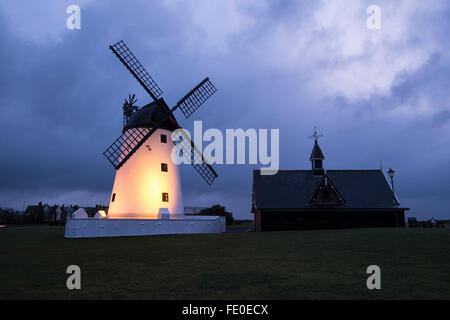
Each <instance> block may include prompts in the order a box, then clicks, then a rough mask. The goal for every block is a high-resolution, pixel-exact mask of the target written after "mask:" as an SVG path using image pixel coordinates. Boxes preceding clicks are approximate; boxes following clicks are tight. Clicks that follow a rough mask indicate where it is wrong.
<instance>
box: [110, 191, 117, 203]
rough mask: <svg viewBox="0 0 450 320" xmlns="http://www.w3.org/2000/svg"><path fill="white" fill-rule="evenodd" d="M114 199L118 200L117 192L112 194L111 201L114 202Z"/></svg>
mask: <svg viewBox="0 0 450 320" xmlns="http://www.w3.org/2000/svg"><path fill="white" fill-rule="evenodd" d="M114 200H116V194H115V193H113V195H112V199H111V202H114Z"/></svg>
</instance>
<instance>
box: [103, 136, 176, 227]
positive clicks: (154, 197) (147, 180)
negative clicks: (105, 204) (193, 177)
mask: <svg viewBox="0 0 450 320" xmlns="http://www.w3.org/2000/svg"><path fill="white" fill-rule="evenodd" d="M131 130H134V129H130V130H128V131H127V132H131ZM161 134H164V135H166V137H167V143H162V142H161ZM171 134H172V132H171V131H168V130H164V129H158V130H156V131H155V133H153V135H151V136H150V138H148V140H147V141H145V142H144V144H142V145H141V147H140V148H139V149H138V150H137V151H136V152H135V153H134V154H133V156H131V158H130V159H128V161H127V162H126V163H125V164H124V165H123V166H122V167H121V168H120V169H119V170H117V171H116V178H115V180H114V186H113V191H112V194H111V199H110V203H109V210H108V217H109V218H120V219H126V218H129V219H130V218H135V219H152V218H156V217H157V214H158V210H159V208H168V209H169V211H170V213H171V214H183V213H184V209H183V208H184V207H183V199H182V194H181V185H180V176H179V173H178V167H177V165H176V164H175V163H174V162H173V161H172V158H171V153H172V149H173V146H174V144H173V143H172V141H171ZM147 146H148V147H147ZM149 148H150V149H151V150H149ZM161 163H166V164H167V166H168V171H167V172H163V171H161ZM163 192H164V193H168V194H169V201H168V202H164V201H163V200H162V193H163ZM114 194H115V196H114ZM113 198H114V201H113Z"/></svg>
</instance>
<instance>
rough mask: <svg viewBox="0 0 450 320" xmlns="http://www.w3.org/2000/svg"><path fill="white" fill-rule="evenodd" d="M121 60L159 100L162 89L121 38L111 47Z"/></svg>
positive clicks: (146, 89) (155, 98)
mask: <svg viewBox="0 0 450 320" xmlns="http://www.w3.org/2000/svg"><path fill="white" fill-rule="evenodd" d="M109 48H110V49H111V50H112V51H113V52H114V54H115V55H116V56H117V58H119V60H120V61H121V62H122V63H123V64H124V65H125V67H127V69H128V70H129V71H130V72H131V74H132V75H133V76H134V77H135V78H136V80H137V81H138V82H139V83H140V84H141V85H142V87H144V89H145V91H147V93H148V94H149V95H150V96H151V97H152V98H153V100H155V101H156V100H157V99H158V98H159V97H160V96H161V95H162V93H163V92H162V90H161V89H160V88H159V86H158V85H157V84H156V82H155V81H154V80H153V78H152V77H150V75H149V74H148V72H147V71H146V70H145V68H144V67H143V66H142V65H141V63H140V62H139V61H138V59H136V57H135V56H134V54H133V53H132V52H131V51H130V49H128V47H127V45H126V44H125V42H123V41H122V40H120V41H119V42H117V43H116V44H115V45H112V46H110V47H109Z"/></svg>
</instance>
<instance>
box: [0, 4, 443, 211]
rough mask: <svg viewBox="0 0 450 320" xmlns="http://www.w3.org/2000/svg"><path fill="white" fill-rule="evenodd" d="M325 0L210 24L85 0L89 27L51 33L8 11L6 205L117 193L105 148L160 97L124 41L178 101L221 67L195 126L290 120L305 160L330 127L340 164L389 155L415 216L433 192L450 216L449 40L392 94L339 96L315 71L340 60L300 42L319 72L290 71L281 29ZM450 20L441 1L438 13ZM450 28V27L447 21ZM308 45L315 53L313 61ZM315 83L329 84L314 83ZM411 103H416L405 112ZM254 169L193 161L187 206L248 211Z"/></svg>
mask: <svg viewBox="0 0 450 320" xmlns="http://www.w3.org/2000/svg"><path fill="white" fill-rule="evenodd" d="M13 5H14V4H13V3H11V5H10V6H13ZM317 6H318V4H311V3H310V2H309V1H308V2H297V1H294V2H290V3H285V2H281V1H279V2H270V4H268V5H267V7H265V8H259V7H258V5H255V6H254V7H252V6H248V7H245V9H242V10H236V12H232V13H231V14H230V16H226V14H225V13H224V14H223V16H219V17H218V19H217V21H214V20H213V22H211V19H209V20H208V19H205V20H206V21H207V22H208V21H209V22H208V23H209V25H208V26H203V25H202V23H203V20H201V19H200V22H196V18H195V16H194V15H192V14H191V13H190V12H189V8H190V7H189V5H188V4H187V3H186V4H184V5H180V7H177V6H167V5H164V2H152V4H151V6H149V5H147V4H145V3H136V4H134V5H133V6H131V5H129V4H125V3H115V2H114V3H113V2H108V1H106V2H102V4H99V3H88V4H86V6H85V7H82V29H81V30H73V31H69V30H67V29H65V28H64V26H62V27H58V26H59V24H57V25H56V26H52V27H56V28H60V29H55V30H53V29H48V30H50V31H48V30H47V31H48V32H47V33H49V34H50V35H49V36H47V34H46V33H45V32H44V31H45V30H44V31H43V30H40V29H39V28H38V27H36V31H35V33H32V35H33V37H32V38H30V37H27V36H26V35H24V34H23V33H18V32H16V30H15V28H16V22H14V21H16V20H15V19H14V16H13V15H11V14H12V13H11V12H14V10H12V11H11V10H6V9H4V10H3V11H2V10H1V9H0V37H1V38H2V47H3V49H2V50H0V67H1V72H0V91H1V93H2V94H1V95H0V111H1V113H2V126H1V127H0V135H1V137H2V145H1V147H2V153H1V154H2V156H1V157H0V167H1V171H0V204H1V205H7V206H16V207H17V208H21V207H22V204H23V201H24V200H28V201H37V199H40V198H42V199H43V200H44V201H46V199H49V201H64V199H68V200H67V202H74V201H77V202H79V203H81V204H89V203H88V202H90V201H91V202H94V201H95V202H104V203H107V202H108V199H109V193H110V191H111V188H112V183H113V179H114V170H113V168H112V167H111V166H110V165H109V163H108V162H107V160H106V159H105V158H103V156H102V154H101V153H102V152H103V151H104V149H105V148H106V147H107V146H108V145H109V144H110V143H111V142H112V141H113V140H114V139H115V138H116V137H117V136H118V135H119V134H120V132H121V103H122V101H123V97H125V96H126V95H128V93H136V94H137V95H138V98H139V101H138V104H141V105H142V104H145V103H147V102H148V101H149V98H148V96H147V94H146V93H145V92H144V91H143V90H142V89H141V88H140V86H139V85H138V84H137V82H136V81H135V80H134V79H133V78H132V77H131V75H130V74H129V73H128V72H127V71H126V70H125V69H124V68H123V66H122V65H120V63H119V62H118V61H117V59H116V58H115V57H114V56H113V54H112V53H111V52H110V51H109V50H108V46H109V45H110V44H111V43H114V42H115V41H118V40H120V39H123V40H125V41H126V42H127V44H128V45H129V46H130V47H131V49H132V50H133V52H135V54H136V55H137V56H138V58H139V59H140V60H141V61H142V63H143V64H144V65H145V67H147V68H148V69H149V71H150V73H151V75H152V76H153V77H154V78H155V79H156V80H157V82H158V84H159V85H160V86H161V87H162V89H163V90H164V97H165V99H166V101H167V102H169V103H172V104H173V103H175V102H176V101H177V100H178V99H179V98H180V97H182V96H183V95H184V94H185V93H186V92H187V91H188V90H190V89H191V88H192V87H193V86H194V85H196V84H197V83H198V82H199V81H200V80H202V79H203V77H205V76H210V77H211V79H212V80H213V82H214V83H215V85H216V86H217V88H218V89H219V91H218V92H217V94H216V95H215V96H214V97H213V98H212V99H211V100H210V101H209V102H208V103H207V104H206V105H205V106H203V107H202V108H201V109H200V110H199V112H198V113H196V114H195V115H194V116H193V117H192V118H190V119H189V120H185V119H183V117H182V116H181V114H178V116H179V120H180V123H181V124H182V125H183V126H185V127H186V128H188V129H192V127H193V120H203V121H204V122H203V126H204V129H205V130H206V129H207V128H211V127H213V128H219V129H225V128H240V127H241V128H249V127H254V128H280V139H281V141H280V143H281V146H280V161H281V167H282V168H288V169H294V168H298V169H305V168H309V162H308V156H309V153H310V150H311V148H312V142H311V141H310V140H308V139H307V137H308V136H309V135H310V134H311V131H312V128H313V126H314V125H319V127H320V128H321V129H322V131H323V132H324V133H325V137H324V139H322V141H321V145H322V149H323V150H324V153H325V156H326V166H327V167H328V168H330V169H331V168H336V169H339V168H367V169H373V168H377V167H379V161H380V160H382V161H383V163H384V165H385V166H386V167H387V166H392V167H393V168H395V169H396V170H397V176H396V179H397V181H398V184H397V186H398V187H397V192H398V194H399V196H400V199H402V198H404V199H406V200H405V201H408V200H409V201H410V203H412V204H413V205H414V206H415V208H417V209H416V211H412V212H413V213H414V214H417V215H419V216H420V215H424V216H426V215H427V214H428V212H426V210H425V209H424V208H426V204H427V203H431V202H432V203H433V206H434V208H435V210H436V211H439V209H440V208H441V210H440V211H439V212H438V214H436V215H435V216H438V215H441V216H445V215H446V214H448V213H446V212H445V210H444V204H445V199H447V198H448V194H449V191H450V189H449V187H448V183H447V181H448V178H450V169H448V166H447V164H448V160H449V151H448V142H449V141H448V138H446V136H448V130H449V119H450V116H449V109H450V105H449V104H448V103H449V99H448V98H447V92H448V87H449V79H450V77H449V75H450V69H449V68H450V63H449V60H448V57H447V56H446V55H445V54H444V53H442V51H440V52H438V51H436V52H435V53H434V54H433V55H431V57H429V59H427V62H426V63H425V64H423V65H422V66H421V67H420V68H418V69H417V70H414V71H412V72H406V71H405V72H399V73H398V74H397V76H396V78H395V81H394V83H393V85H392V88H391V93H390V94H387V95H386V94H376V93H374V94H372V95H371V96H370V97H369V98H366V99H356V100H355V99H349V98H348V97H347V96H346V95H345V93H343V94H341V95H339V94H336V95H327V94H326V93H325V91H326V90H325V89H324V87H321V86H320V85H317V84H316V82H315V81H313V76H314V75H315V73H314V70H315V68H317V72H318V74H319V68H320V66H322V67H323V66H326V67H327V68H332V67H333V63H336V61H334V60H330V61H327V60H324V61H320V65H319V64H318V62H317V61H309V60H308V59H309V58H310V57H311V56H313V53H312V52H301V51H300V52H299V55H300V56H299V57H297V58H296V59H294V61H296V62H298V64H300V65H307V66H309V67H308V68H307V69H302V70H308V71H309V73H306V72H302V71H299V70H297V69H295V68H291V67H289V66H290V65H289V64H287V67H286V66H282V67H280V68H278V67H277V66H278V65H279V64H280V65H283V64H284V63H285V62H286V61H287V60H289V59H290V58H289V57H288V56H289V53H288V52H286V51H284V50H285V48H287V47H289V46H290V45H291V44H292V46H294V47H295V43H290V42H289V41H291V40H290V39H291V37H287V38H286V39H287V40H284V39H278V40H279V42H277V41H274V40H277V38H273V37H274V35H277V33H276V32H275V31H277V30H279V28H280V26H283V30H288V32H289V30H294V29H296V28H297V29H298V28H303V26H302V23H303V21H305V20H307V19H309V18H310V17H311V16H313V13H314V10H316V7H317ZM0 8H1V7H0ZM3 8H5V7H4V6H3ZM61 8H62V10H63V11H62V13H60V12H59V11H60V9H61ZM202 9H203V10H206V9H205V5H204V3H203V6H200V7H199V10H202ZM48 14H50V13H48ZM51 14H61V16H60V17H59V16H58V18H57V19H55V20H56V21H57V23H60V22H62V23H65V21H64V20H65V17H66V16H67V15H66V14H65V11H64V6H63V5H59V7H58V10H56V11H51ZM197 14H200V15H201V14H202V12H200V13H197ZM204 14H205V15H207V14H209V11H205V13H204ZM240 15H244V16H245V17H244V18H242V17H240ZM419 18H421V17H419ZM422 18H423V17H422ZM426 19H427V21H429V19H430V17H426ZM241 20H242V21H243V22H242V23H241V25H239V22H240V21H241ZM446 20H448V19H447V16H446V15H445V14H444V13H442V12H441V13H439V17H438V18H437V20H436V24H438V23H440V22H441V21H446ZM23 23H29V24H31V22H27V21H23ZM33 25H36V26H38V24H33ZM238 25H239V26H238ZM443 27H444V28H445V29H446V30H447V31H448V29H449V28H448V23H447V22H446V24H445V25H444V26H443ZM211 28H212V29H213V30H210V29H211ZM216 29H217V30H216ZM432 29H433V32H435V34H436V35H437V36H439V37H441V39H442V41H446V32H444V31H442V30H441V29H440V28H439V27H438V26H433V27H432ZM301 30H302V29H300V31H301ZM210 32H211V33H210ZM314 32H316V33H315V34H317V35H320V38H317V39H316V40H317V41H324V42H326V41H327V39H328V38H327V37H326V36H324V35H323V33H324V32H325V31H323V30H319V31H317V30H316V31H314ZM41 34H42V39H41V38H40V37H39V36H40V35H41ZM266 36H267V37H269V36H270V37H269V38H265V37H266ZM280 37H281V36H280ZM266 40H270V41H266ZM419 40H420V39H419ZM419 40H417V39H416V40H414V39H413V40H411V41H419ZM283 41H284V42H283ZM278 45H280V46H281V47H280V50H279V52H278V51H277V50H276V49H277V46H278ZM411 45H414V44H411ZM274 52H276V54H274ZM304 54H305V56H307V57H308V59H307V58H305V59H303V60H302V55H304ZM313 83H314V84H316V87H314V88H311V86H312V84H313ZM424 101H426V103H428V104H430V107H429V109H430V110H428V111H429V112H430V114H431V115H430V114H429V113H427V112H428V111H427V110H425V111H424V114H426V116H423V117H421V116H420V113H419V116H411V117H408V112H410V113H411V114H414V113H415V112H416V111H418V110H419V109H420V108H421V107H422V108H423V103H424ZM402 106H403V107H404V106H410V107H409V108H410V109H411V110H410V111H407V112H406V113H407V114H406V116H405V114H401V112H400V111H401V110H402V109H401V108H402ZM419 111H420V110H419ZM400 114H401V115H400ZM254 167H255V166H249V165H243V166H224V165H222V166H221V165H218V166H215V168H216V169H217V171H218V173H219V179H218V180H217V181H216V182H215V184H214V185H213V186H212V187H209V186H207V185H206V184H204V182H203V181H202V180H201V178H200V177H198V176H197V174H196V173H195V171H194V170H192V168H190V167H183V168H182V178H183V180H182V183H183V187H184V196H185V199H184V202H185V204H186V205H210V204H214V203H218V202H220V203H223V204H225V205H226V206H227V207H229V208H230V209H231V210H232V211H233V212H235V213H237V214H238V216H240V217H248V213H249V210H250V205H251V203H250V201H251V178H252V170H253V168H254ZM256 167H259V166H256ZM421 199H422V200H421ZM436 203H438V205H436ZM439 203H442V207H439ZM405 204H406V205H407V204H408V203H405ZM413 209H414V208H413Z"/></svg>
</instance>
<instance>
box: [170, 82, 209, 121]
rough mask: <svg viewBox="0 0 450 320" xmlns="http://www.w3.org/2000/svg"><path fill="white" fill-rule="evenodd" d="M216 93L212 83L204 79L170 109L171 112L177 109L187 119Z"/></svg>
mask: <svg viewBox="0 0 450 320" xmlns="http://www.w3.org/2000/svg"><path fill="white" fill-rule="evenodd" d="M216 91H217V89H216V87H214V85H213V84H212V82H211V81H209V78H206V79H205V80H203V81H202V82H200V83H199V84H198V85H197V86H196V87H195V88H194V89H192V90H191V91H189V93H188V94H187V95H185V96H184V97H183V98H182V99H181V100H180V101H178V103H177V105H176V106H175V107H174V108H173V109H172V111H174V110H175V109H177V108H178V107H179V108H180V109H181V111H182V112H183V114H184V116H185V117H186V119H187V118H189V117H190V116H191V114H193V113H194V112H195V111H196V110H197V109H198V108H200V106H201V105H202V104H203V103H205V101H206V100H208V99H209V98H210V97H211V96H212V95H213V94H214V93H215V92H216Z"/></svg>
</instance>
